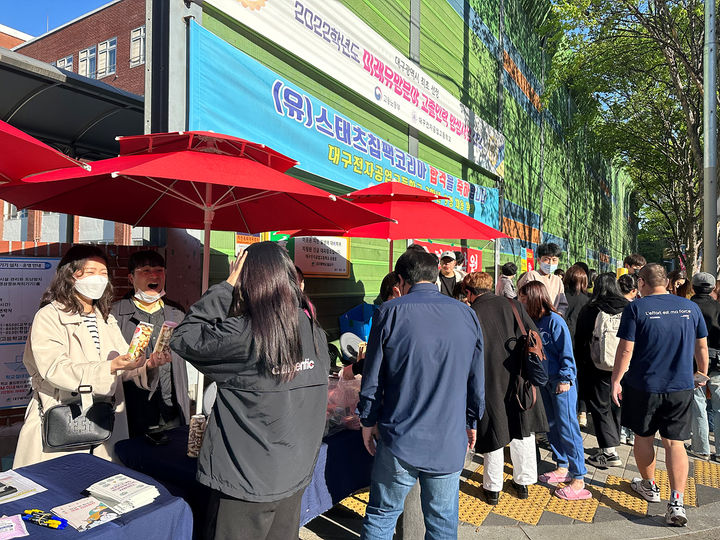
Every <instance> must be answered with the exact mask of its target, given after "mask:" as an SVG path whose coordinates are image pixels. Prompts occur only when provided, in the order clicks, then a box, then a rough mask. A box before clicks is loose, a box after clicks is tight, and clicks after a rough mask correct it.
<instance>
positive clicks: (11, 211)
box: [3, 202, 18, 219]
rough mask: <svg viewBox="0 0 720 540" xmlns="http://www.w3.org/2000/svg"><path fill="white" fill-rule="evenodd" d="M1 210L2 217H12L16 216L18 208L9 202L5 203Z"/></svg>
mask: <svg viewBox="0 0 720 540" xmlns="http://www.w3.org/2000/svg"><path fill="white" fill-rule="evenodd" d="M4 210H5V211H4V212H3V218H4V219H14V218H16V217H18V209H17V206H15V205H14V204H10V203H9V202H6V203H5V208H4Z"/></svg>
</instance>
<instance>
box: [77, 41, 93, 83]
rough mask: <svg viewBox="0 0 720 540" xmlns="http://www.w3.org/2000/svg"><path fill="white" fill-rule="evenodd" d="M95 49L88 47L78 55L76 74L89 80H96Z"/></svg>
mask: <svg viewBox="0 0 720 540" xmlns="http://www.w3.org/2000/svg"><path fill="white" fill-rule="evenodd" d="M95 51H96V49H95V47H94V46H93V47H88V48H87V49H84V50H82V51H80V54H78V74H79V75H83V76H84V77H90V78H91V79H97V64H96V61H97V59H96V56H95Z"/></svg>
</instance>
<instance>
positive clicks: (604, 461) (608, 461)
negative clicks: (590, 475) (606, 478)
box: [587, 451, 622, 469]
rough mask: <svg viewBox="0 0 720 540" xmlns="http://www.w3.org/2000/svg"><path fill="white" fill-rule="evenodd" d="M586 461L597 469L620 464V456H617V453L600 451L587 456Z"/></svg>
mask: <svg viewBox="0 0 720 540" xmlns="http://www.w3.org/2000/svg"><path fill="white" fill-rule="evenodd" d="M587 462H588V463H589V464H590V465H592V466H593V467H597V468H599V469H607V468H608V467H620V466H622V460H621V459H620V456H618V455H617V454H608V453H606V452H602V451H600V452H598V453H597V454H594V455H592V456H590V457H589V458H587Z"/></svg>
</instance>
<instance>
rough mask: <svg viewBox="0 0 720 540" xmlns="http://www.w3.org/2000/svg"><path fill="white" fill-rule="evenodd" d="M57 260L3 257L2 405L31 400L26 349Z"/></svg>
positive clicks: (0, 316)
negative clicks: (24, 353) (25, 358)
mask: <svg viewBox="0 0 720 540" xmlns="http://www.w3.org/2000/svg"><path fill="white" fill-rule="evenodd" d="M57 263H58V259H36V258H23V257H0V409H5V408H10V407H24V406H26V405H27V404H28V401H29V400H30V397H29V392H30V376H29V375H28V372H27V371H26V370H25V366H24V364H23V363H22V358H23V349H24V348H25V341H26V340H27V336H28V333H29V332H30V326H31V325H32V321H33V318H34V317H35V312H37V309H38V306H39V305H40V298H41V297H42V294H43V293H44V292H45V289H47V288H48V286H49V285H50V281H51V280H52V278H53V276H54V275H55V268H56V266H57Z"/></svg>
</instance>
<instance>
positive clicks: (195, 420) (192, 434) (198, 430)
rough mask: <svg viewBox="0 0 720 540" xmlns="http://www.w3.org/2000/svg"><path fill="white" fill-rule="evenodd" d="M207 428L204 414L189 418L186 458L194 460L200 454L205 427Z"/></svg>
mask: <svg viewBox="0 0 720 540" xmlns="http://www.w3.org/2000/svg"><path fill="white" fill-rule="evenodd" d="M206 426H207V418H205V415H204V414H193V415H192V416H191V417H190V431H189V433H188V449H187V455H188V457H192V458H196V457H198V454H200V447H201V446H202V441H203V435H205V427H206Z"/></svg>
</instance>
